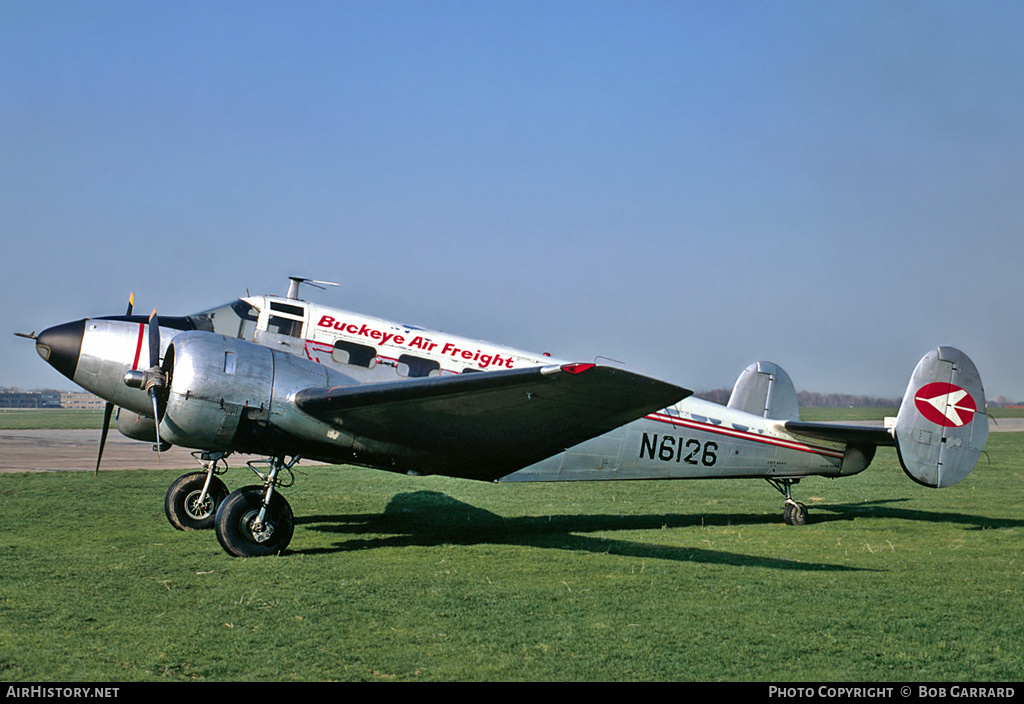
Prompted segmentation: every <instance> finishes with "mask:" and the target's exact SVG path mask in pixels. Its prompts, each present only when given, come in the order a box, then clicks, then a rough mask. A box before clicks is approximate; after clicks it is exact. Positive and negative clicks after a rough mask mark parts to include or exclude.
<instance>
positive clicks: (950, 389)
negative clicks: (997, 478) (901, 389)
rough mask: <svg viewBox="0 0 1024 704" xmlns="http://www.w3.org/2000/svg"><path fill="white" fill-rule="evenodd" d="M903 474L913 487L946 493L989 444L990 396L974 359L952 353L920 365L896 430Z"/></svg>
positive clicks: (938, 353) (946, 350)
mask: <svg viewBox="0 0 1024 704" xmlns="http://www.w3.org/2000/svg"><path fill="white" fill-rule="evenodd" d="M893 433H894V435H895V437H896V448H897V451H898V452H899V458H900V464H902V465H903V470H904V471H905V472H906V473H907V475H908V476H909V477H910V478H911V479H913V480H914V481H916V482H918V483H920V484H924V485H925V486H930V487H947V486H952V485H954V484H956V483H957V482H959V481H960V480H961V479H963V478H964V477H966V476H967V475H968V474H970V472H971V470H972V469H973V468H974V464H975V463H976V462H977V461H978V457H979V456H980V455H981V450H982V448H984V447H985V440H986V439H987V438H988V417H987V416H986V414H985V390H984V388H983V387H982V384H981V377H980V376H979V374H978V370H977V368H975V366H974V363H973V362H972V361H971V360H970V358H969V357H968V356H967V355H966V354H964V353H963V352H961V351H960V350H958V349H955V348H953V347H939V348H938V349H935V350H932V351H931V352H929V353H928V354H927V355H925V356H924V358H923V359H922V360H921V361H920V362H919V363H918V365H917V368H916V369H915V370H914V375H913V376H912V377H911V378H910V384H909V386H907V392H906V394H905V395H904V396H903V402H902V403H901V404H900V410H899V414H898V415H897V416H896V426H895V428H894V430H893Z"/></svg>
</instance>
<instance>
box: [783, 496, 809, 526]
mask: <svg viewBox="0 0 1024 704" xmlns="http://www.w3.org/2000/svg"><path fill="white" fill-rule="evenodd" d="M782 518H783V520H784V521H785V522H786V525H790V526H802V525H804V524H805V523H807V507H806V506H805V505H803V504H802V503H800V502H799V501H789V502H786V505H785V507H783V509H782Z"/></svg>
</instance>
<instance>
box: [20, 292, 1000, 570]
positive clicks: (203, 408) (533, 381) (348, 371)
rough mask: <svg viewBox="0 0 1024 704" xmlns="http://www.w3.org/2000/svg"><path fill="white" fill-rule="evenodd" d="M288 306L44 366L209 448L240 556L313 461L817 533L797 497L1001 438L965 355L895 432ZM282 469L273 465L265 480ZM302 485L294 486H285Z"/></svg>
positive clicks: (103, 328) (767, 399)
mask: <svg viewBox="0 0 1024 704" xmlns="http://www.w3.org/2000/svg"><path fill="white" fill-rule="evenodd" d="M301 283H309V284H313V285H316V284H320V283H325V282H315V281H309V280H306V279H298V278H293V279H292V280H291V285H290V287H289V291H288V294H287V296H285V297H280V296H248V297H246V298H242V299H238V300H235V301H233V302H231V303H228V304H226V305H223V306H220V307H219V308H213V309H211V310H207V311H203V312H201V313H196V314H195V315H188V316H184V317H158V316H157V314H156V311H153V314H152V315H151V316H149V317H148V318H146V317H144V316H136V315H132V304H131V302H130V303H129V307H128V311H127V313H126V314H125V315H122V316H116V317H102V318H86V319H84V320H78V321H75V322H70V323H64V324H62V325H57V326H55V327H51V328H49V329H47V330H44V331H43V332H41V333H40V334H39V335H31V336H27V337H32V338H33V339H34V340H35V343H36V349H37V351H38V352H39V354H40V356H42V358H43V359H44V360H46V361H47V362H49V363H50V364H51V365H52V366H53V367H54V368H55V369H57V371H59V372H60V373H62V374H63V375H64V376H66V377H67V378H68V379H71V380H72V381H74V382H75V383H76V384H78V385H79V386H82V387H83V388H85V389H87V390H89V391H91V392H93V393H95V394H97V395H98V396H100V397H102V398H103V399H105V400H106V401H107V406H106V413H105V418H104V422H103V430H102V433H101V437H100V448H99V456H98V457H97V462H96V469H97V471H98V470H99V466H100V461H101V459H102V455H103V445H104V442H105V440H106V436H107V431H108V428H109V425H110V421H111V417H112V414H113V411H114V409H115V408H117V409H118V413H117V416H116V426H117V428H118V430H120V431H121V432H122V433H123V434H125V435H127V436H128V437H130V438H133V439H137V440H145V441H155V442H156V445H155V447H156V448H157V449H158V450H159V449H160V448H161V447H167V446H168V445H167V444H168V443H170V444H174V445H179V446H182V447H187V448H192V449H194V450H196V452H194V453H193V454H194V456H195V457H196V458H197V460H198V461H199V462H200V464H201V465H202V466H203V469H202V470H201V471H197V472H194V473H190V474H186V475H184V476H182V477H180V478H179V479H178V480H177V481H175V482H174V483H173V484H172V485H171V487H170V489H169V490H168V492H167V496H166V500H165V508H166V511H167V516H168V519H169V520H170V522H171V523H172V524H173V525H174V526H175V527H177V528H180V529H195V528H210V527H213V528H214V529H215V532H216V535H217V538H218V540H219V542H220V544H221V545H222V546H223V548H224V549H225V550H226V551H227V552H228V553H230V554H232V555H238V556H254V555H268V554H275V553H280V552H281V551H283V550H284V549H285V548H286V547H287V546H288V543H289V541H290V540H291V537H292V530H293V517H292V511H291V508H290V507H289V505H288V502H287V501H285V499H284V497H283V496H282V495H281V494H280V493H279V491H278V490H279V488H280V487H281V486H286V485H288V484H286V483H285V481H286V476H287V475H290V474H291V471H290V470H291V468H292V467H293V466H294V465H295V463H296V462H298V461H299V459H300V458H306V459H310V460H318V461H323V462H327V463H332V464H357V465H365V466H369V467H375V468H378V469H384V470H388V471H393V472H403V473H409V474H442V475H448V476H453V477H464V478H467V479H478V480H484V481H501V482H515V481H583V480H624V479H696V478H760V479H765V480H767V481H768V482H769V483H770V484H772V485H773V486H774V487H775V488H776V489H778V490H779V491H780V493H782V494H783V495H784V496H785V502H784V508H783V516H784V519H785V522H786V523H788V524H791V525H799V524H802V523H804V522H805V521H806V520H807V509H806V507H805V506H804V505H803V504H801V503H799V502H797V501H794V500H793V498H792V493H791V488H792V486H793V485H794V484H796V483H797V482H799V481H800V480H801V479H802V478H804V477H808V476H824V477H846V476H850V475H853V474H857V473H858V472H861V471H863V470H864V469H865V468H866V467H867V466H868V464H869V463H870V462H871V460H872V458H873V457H874V454H875V449H876V448H877V447H878V446H880V445H881V446H895V447H896V450H897V452H898V456H899V460H900V463H901V464H902V466H903V469H904V470H905V471H906V473H907V474H908V475H909V476H910V477H911V478H912V479H913V480H915V481H917V482H919V483H921V484H924V485H927V486H931V487H946V486H950V485H952V484H956V483H957V482H958V481H960V480H961V479H963V478H964V477H965V476H966V475H967V474H968V473H969V472H970V471H971V469H972V468H973V467H974V464H975V462H976V461H977V459H978V457H979V455H980V453H981V451H982V448H983V447H984V444H985V440H986V437H987V435H988V421H987V418H986V415H985V413H984V406H983V404H984V398H985V395H984V390H983V388H982V384H981V379H980V377H979V375H978V372H977V370H976V369H975V367H974V364H973V363H972V362H971V360H970V359H969V358H968V357H967V355H965V354H963V353H962V352H960V351H958V350H956V349H953V348H951V347H939V348H937V349H934V350H932V351H931V352H929V353H928V354H927V355H925V357H924V358H923V359H922V360H921V361H920V363H919V364H918V365H917V368H916V369H915V371H914V373H913V376H912V377H911V379H910V384H909V386H908V387H907V391H906V394H905V396H904V397H903V401H902V404H901V405H900V409H899V413H898V415H897V416H896V419H895V423H894V424H892V425H891V427H888V428H882V427H860V426H848V425H833V424H825V423H808V422H801V421H800V420H799V410H798V407H797V398H796V391H795V389H794V386H793V383H792V381H791V380H790V378H789V376H788V375H787V374H786V372H784V371H783V370H782V369H781V368H779V367H778V366H776V365H775V364H772V363H770V362H758V363H756V364H752V365H751V366H749V367H747V369H746V370H744V372H743V373H742V374H741V375H740V377H739V379H738V380H737V382H736V385H735V387H734V388H733V391H732V396H731V398H730V399H729V402H728V404H727V405H725V406H721V405H717V404H713V403H710V402H708V401H703V400H700V399H697V398H694V397H693V396H692V392H690V391H688V390H687V389H684V388H681V387H679V386H675V385H674V384H670V383H667V382H664V381H659V380H656V379H652V378H650V377H647V376H643V375H641V374H637V373H635V372H632V371H628V370H626V369H622V368H619V367H616V366H607V365H602V364H596V363H590V362H572V361H566V360H555V359H552V358H551V357H549V356H547V355H546V354H534V353H530V352H524V351H522V350H517V349H512V348H508V347H503V346H499V345H494V344H491V343H489V342H483V341H478V340H473V339H467V338H462V337H456V336H454V335H449V334H446V333H442V332H436V331H430V330H424V329H421V328H417V327H413V326H409V325H401V324H398V323H393V322H388V321H385V320H380V319H377V318H370V317H366V316H362V315H358V314H355V313H350V312H346V311H342V310H337V309H333V308H327V307H324V306H321V305H317V304H314V303H310V302H306V301H303V300H300V299H299V285H300V284H301ZM232 453H242V454H252V455H259V456H262V457H266V458H267V459H265V460H252V461H249V462H248V465H249V467H250V468H251V469H252V470H253V471H254V472H255V473H256V474H257V476H259V477H260V480H261V481H260V483H258V484H255V485H251V486H245V487H242V488H240V489H236V490H235V491H233V492H231V493H229V492H228V489H227V487H226V486H225V485H224V483H223V481H222V480H221V479H220V478H219V476H218V475H220V474H223V472H224V471H225V467H226V464H225V462H224V460H225V458H226V457H227V456H228V455H230V454H232ZM264 466H265V468H266V469H265V470H262V471H261V468H263V467H264ZM283 474H284V475H285V476H283Z"/></svg>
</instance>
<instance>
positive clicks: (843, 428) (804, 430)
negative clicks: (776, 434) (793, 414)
mask: <svg viewBox="0 0 1024 704" xmlns="http://www.w3.org/2000/svg"><path fill="white" fill-rule="evenodd" d="M784 425H785V428H786V430H788V431H789V432H791V433H795V434H797V435H805V436H807V437H811V438H815V439H817V440H831V441H832V442H842V443H846V444H847V445H871V446H889V445H892V446H895V445H896V439H895V438H894V437H893V436H892V434H891V433H890V432H889V431H888V430H886V429H885V428H883V427H881V426H872V425H837V424H833V423H806V422H803V421H795V420H790V421H786V422H785V423H784Z"/></svg>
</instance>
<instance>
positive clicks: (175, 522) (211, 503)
mask: <svg viewBox="0 0 1024 704" xmlns="http://www.w3.org/2000/svg"><path fill="white" fill-rule="evenodd" d="M205 485H206V472H193V473H191V474H186V475H184V476H181V477H178V479H176V480H175V482H174V483H173V484H171V486H170V488H169V489H168V490H167V496H166V497H165V498H164V512H165V513H166V514H167V520H169V521H170V522H171V525H172V526H174V527H175V528H177V529H178V530H208V529H210V528H213V523H214V518H215V517H216V515H217V508H218V507H219V506H220V504H221V502H223V501H224V499H225V498H227V495H228V488H227V487H226V486H225V485H224V482H222V481H221V480H220V479H218V478H217V477H213V478H212V479H210V487H209V489H207V491H206V495H205V496H203V495H202V493H203V487H204V486H205Z"/></svg>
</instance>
